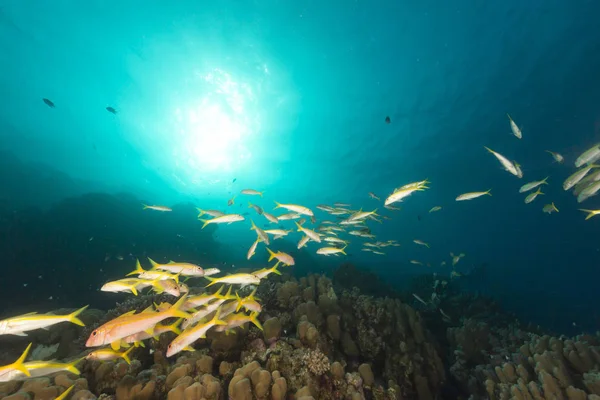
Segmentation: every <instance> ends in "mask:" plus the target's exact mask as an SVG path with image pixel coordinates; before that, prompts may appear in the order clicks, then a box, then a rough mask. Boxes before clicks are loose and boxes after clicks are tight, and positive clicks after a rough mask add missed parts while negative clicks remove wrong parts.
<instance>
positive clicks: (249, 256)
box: [246, 238, 260, 260]
mask: <svg viewBox="0 0 600 400" xmlns="http://www.w3.org/2000/svg"><path fill="white" fill-rule="evenodd" d="M259 241H260V239H259V238H256V240H255V241H254V243H252V246H250V248H249V249H248V254H246V258H247V259H248V260H249V259H251V258H252V256H253V255H254V253H255V252H256V246H258V242H259Z"/></svg>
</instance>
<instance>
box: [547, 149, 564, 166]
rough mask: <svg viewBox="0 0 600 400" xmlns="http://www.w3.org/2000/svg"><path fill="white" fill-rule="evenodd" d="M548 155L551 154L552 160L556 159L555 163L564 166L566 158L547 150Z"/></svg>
mask: <svg viewBox="0 0 600 400" xmlns="http://www.w3.org/2000/svg"><path fill="white" fill-rule="evenodd" d="M546 153H549V154H550V155H551V156H552V158H554V161H556V162H557V163H559V164H562V163H563V162H564V161H565V158H564V157H563V156H562V155H560V154H558V153H555V152H553V151H550V150H546Z"/></svg>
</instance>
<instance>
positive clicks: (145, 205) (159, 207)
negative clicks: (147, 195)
mask: <svg viewBox="0 0 600 400" xmlns="http://www.w3.org/2000/svg"><path fill="white" fill-rule="evenodd" d="M142 206H143V209H144V210H146V209H148V210H154V211H162V212H169V211H173V210H172V209H171V208H169V207H166V206H149V205H147V204H142Z"/></svg>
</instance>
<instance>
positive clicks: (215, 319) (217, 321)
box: [209, 307, 227, 325]
mask: <svg viewBox="0 0 600 400" xmlns="http://www.w3.org/2000/svg"><path fill="white" fill-rule="evenodd" d="M220 316H221V307H219V308H217V312H216V313H215V316H214V317H213V318H212V320H211V321H210V322H209V323H210V324H212V325H227V322H225V321H223V320H221V319H219V317H220Z"/></svg>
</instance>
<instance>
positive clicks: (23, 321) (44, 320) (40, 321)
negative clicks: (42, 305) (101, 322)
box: [0, 306, 88, 336]
mask: <svg viewBox="0 0 600 400" xmlns="http://www.w3.org/2000/svg"><path fill="white" fill-rule="evenodd" d="M86 308H88V306H85V307H82V308H80V309H79V310H77V311H74V312H72V313H71V314H67V315H52V314H38V313H36V312H31V313H27V314H23V315H19V316H17V317H12V318H8V319H5V320H2V321H0V335H16V336H27V334H26V333H25V332H28V331H33V330H35V329H45V328H48V327H50V326H52V325H55V324H58V323H60V322H71V323H73V324H75V325H79V326H85V324H84V323H83V322H81V320H80V319H79V318H77V316H78V315H79V314H81V313H82V312H83V311H85V309H86Z"/></svg>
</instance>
